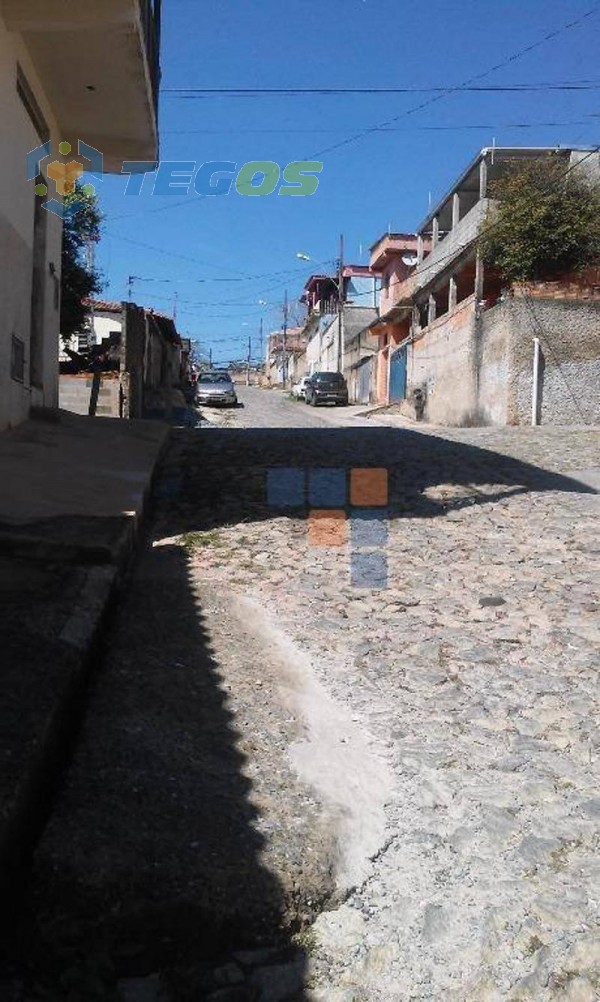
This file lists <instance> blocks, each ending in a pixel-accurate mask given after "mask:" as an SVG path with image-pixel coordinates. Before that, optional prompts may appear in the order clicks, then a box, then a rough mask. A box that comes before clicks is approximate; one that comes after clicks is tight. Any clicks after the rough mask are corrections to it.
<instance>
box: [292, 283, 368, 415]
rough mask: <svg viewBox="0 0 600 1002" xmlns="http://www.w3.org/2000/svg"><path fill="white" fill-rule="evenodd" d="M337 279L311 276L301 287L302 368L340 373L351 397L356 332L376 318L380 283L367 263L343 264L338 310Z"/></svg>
mask: <svg viewBox="0 0 600 1002" xmlns="http://www.w3.org/2000/svg"><path fill="white" fill-rule="evenodd" d="M338 281H339V279H338V278H337V277H336V278H333V277H331V276H327V275H311V277H310V278H309V279H308V281H307V283H306V285H305V286H304V292H303V295H302V297H301V301H302V302H304V303H306V306H307V320H306V325H305V328H304V329H305V331H306V335H307V346H306V368H307V371H308V372H309V373H312V372H317V371H322V372H343V373H344V375H345V376H346V379H347V380H348V384H349V389H350V397H351V399H353V395H352V388H353V387H354V386H355V384H356V376H355V373H356V369H355V364H356V363H357V362H358V361H359V360H360V359H361V358H362V357H363V347H362V346H361V342H360V341H359V335H361V332H363V331H364V330H365V329H366V328H368V326H369V324H370V323H371V322H372V321H373V320H374V319H375V318H376V317H377V306H378V301H379V285H380V282H379V276H378V275H377V274H376V273H375V272H373V271H372V269H371V268H370V267H369V266H367V265H353V264H349V265H345V266H344V268H343V269H342V282H343V287H342V290H341V291H342V303H341V309H340V296H339V290H338ZM357 345H358V349H357ZM367 351H368V349H365V352H367Z"/></svg>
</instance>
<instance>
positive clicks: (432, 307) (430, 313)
mask: <svg viewBox="0 0 600 1002" xmlns="http://www.w3.org/2000/svg"><path fill="white" fill-rule="evenodd" d="M436 309H437V304H436V301H435V296H434V295H431V296H430V297H429V305H428V307H427V326H428V327H429V326H430V325H431V324H432V323H433V321H434V320H435V315H436Z"/></svg>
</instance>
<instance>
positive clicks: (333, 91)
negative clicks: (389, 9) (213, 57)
mask: <svg viewBox="0 0 600 1002" xmlns="http://www.w3.org/2000/svg"><path fill="white" fill-rule="evenodd" d="M551 37H553V36H552V35H549V36H547V38H546V39H544V41H547V39H548V38H551ZM540 44H541V43H540ZM525 51H529V50H528V49H527V50H523V52H525ZM500 65H506V64H505V63H502V64H500ZM496 68H498V67H496ZM487 72H488V73H491V72H492V70H488V71H487ZM473 79H480V77H474V78H473ZM599 88H600V81H598V80H583V81H580V80H572V81H566V82H555V83H522V84H521V83H517V84H488V85H484V86H477V85H474V84H473V85H471V84H458V85H456V86H448V85H447V84H446V85H443V86H440V87H165V88H163V90H162V91H161V93H162V94H164V95H165V96H168V97H171V98H179V99H183V100H194V99H196V98H203V97H207V96H208V97H256V98H266V97H306V96H311V97H315V96H321V97H332V96H333V97H338V96H344V95H357V94H363V95H374V96H381V95H383V94H441V95H444V94H448V93H452V92H453V91H462V92H463V93H466V94H467V93H484V94H489V93H498V94H505V93H513V92H518V93H524V94H527V93H535V92H539V91H571V90H575V91H579V90H584V91H585V90H598V89H599Z"/></svg>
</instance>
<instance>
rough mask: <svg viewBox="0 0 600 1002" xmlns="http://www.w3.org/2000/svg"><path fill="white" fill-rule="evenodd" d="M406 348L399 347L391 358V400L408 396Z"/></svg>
mask: <svg viewBox="0 0 600 1002" xmlns="http://www.w3.org/2000/svg"><path fill="white" fill-rule="evenodd" d="M406 356H407V349H406V348H398V350H397V351H395V352H394V354H393V355H392V357H391V359H390V401H392V400H404V398H405V397H406Z"/></svg>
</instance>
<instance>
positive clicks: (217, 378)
mask: <svg viewBox="0 0 600 1002" xmlns="http://www.w3.org/2000/svg"><path fill="white" fill-rule="evenodd" d="M198 382H199V383H230V382H231V378H230V377H229V376H228V375H227V374H226V373H225V372H205V373H203V375H201V376H199V377H198Z"/></svg>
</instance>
